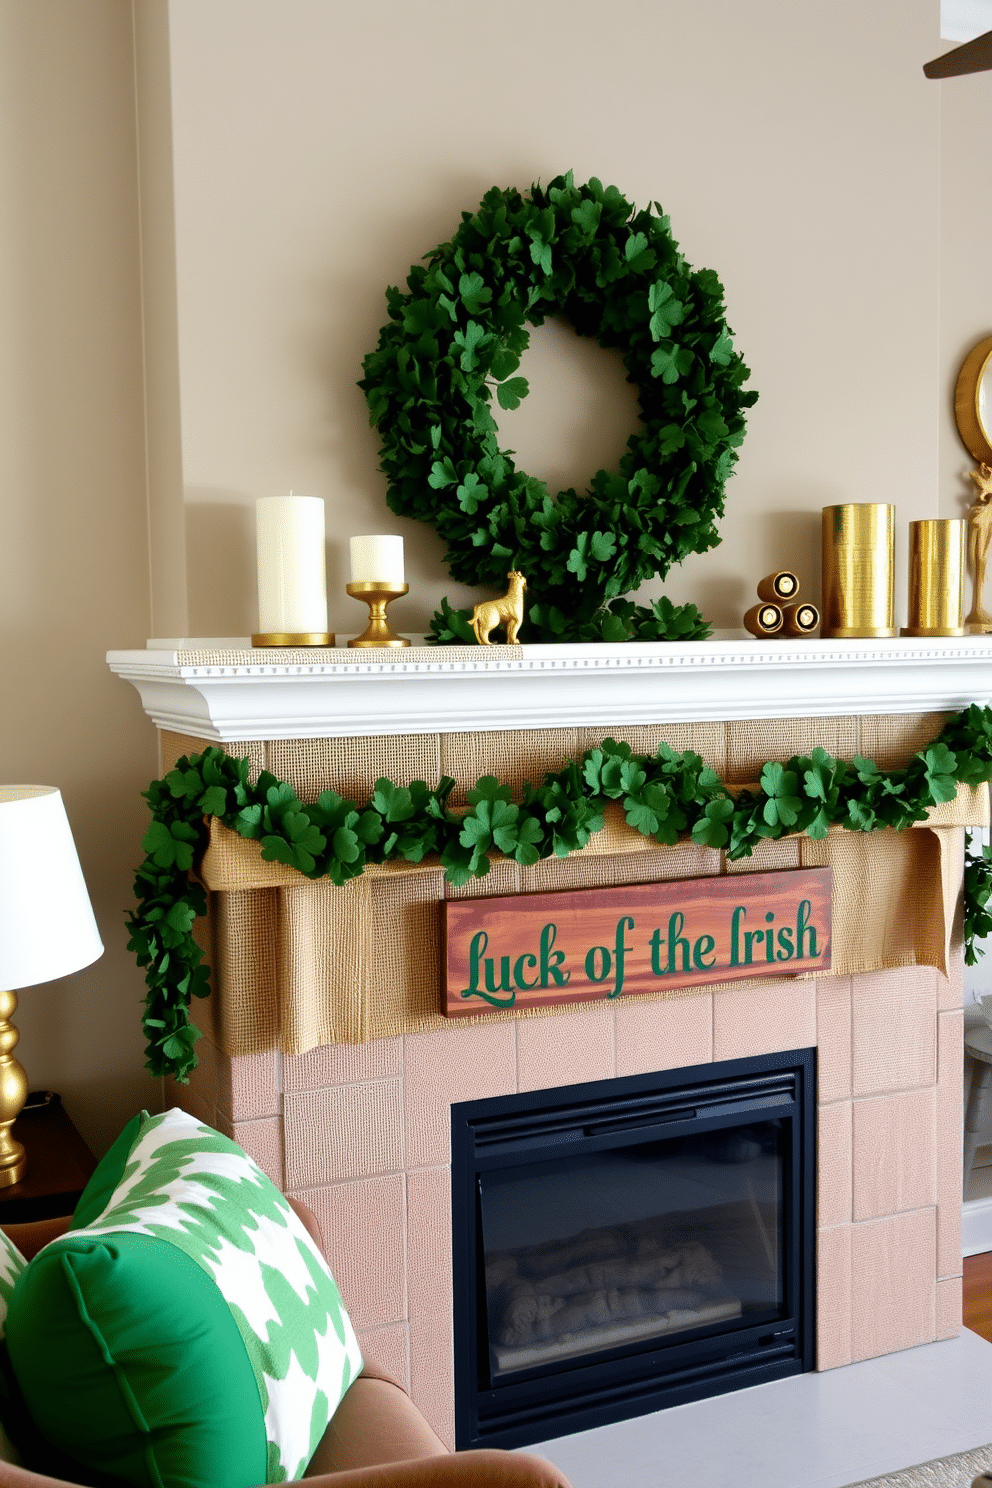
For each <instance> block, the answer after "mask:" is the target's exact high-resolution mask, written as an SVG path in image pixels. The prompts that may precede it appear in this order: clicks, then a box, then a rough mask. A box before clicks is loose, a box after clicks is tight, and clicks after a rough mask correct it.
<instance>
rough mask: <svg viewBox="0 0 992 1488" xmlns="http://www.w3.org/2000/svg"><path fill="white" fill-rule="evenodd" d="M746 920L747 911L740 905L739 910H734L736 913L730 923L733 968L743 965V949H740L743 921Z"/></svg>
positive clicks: (731, 962)
mask: <svg viewBox="0 0 992 1488" xmlns="http://www.w3.org/2000/svg"><path fill="white" fill-rule="evenodd" d="M746 919H747V910H746V909H745V908H744V906H743V904H738V906H737V908H736V909H735V910H734V913H733V915H732V917H731V921H730V964H731V966H740V964H741V947H740V933H741V920H746Z"/></svg>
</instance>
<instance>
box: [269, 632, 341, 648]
mask: <svg viewBox="0 0 992 1488" xmlns="http://www.w3.org/2000/svg"><path fill="white" fill-rule="evenodd" d="M251 643H252V645H253V646H333V645H334V632H333V631H328V630H302V631H299V632H297V633H295V634H289V633H286V634H284V633H283V632H282V631H277V630H263V631H260V632H259V633H258V635H253V636H252V638H251Z"/></svg>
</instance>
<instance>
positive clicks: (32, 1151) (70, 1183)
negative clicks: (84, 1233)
mask: <svg viewBox="0 0 992 1488" xmlns="http://www.w3.org/2000/svg"><path fill="white" fill-rule="evenodd" d="M39 1094H42V1095H47V1096H48V1100H47V1101H45V1102H44V1103H39V1104H37V1105H31V1104H30V1102H31V1100H32V1098H34V1099H35V1100H37V1099H38V1095H39ZM28 1102H29V1104H28V1105H27V1106H25V1108H24V1110H23V1111H22V1112H21V1114H20V1116H18V1118H17V1120H16V1121H15V1122H14V1136H15V1137H16V1139H17V1140H18V1142H23V1144H24V1149H25V1151H26V1152H27V1158H28V1167H27V1172H26V1173H25V1175H24V1177H23V1178H22V1179H21V1181H20V1183H14V1184H12V1185H11V1187H10V1188H0V1225H4V1224H26V1223H28V1222H29V1221H31V1220H35V1219H54V1218H57V1217H61V1216H63V1215H69V1214H71V1213H72V1211H73V1210H74V1209H75V1207H76V1204H77V1203H78V1202H79V1196H80V1194H81V1193H82V1191H83V1189H84V1188H85V1187H86V1184H87V1182H88V1181H89V1177H90V1174H91V1173H92V1172H93V1169H94V1168H95V1167H96V1158H95V1157H94V1156H93V1154H92V1152H91V1151H90V1149H89V1148H88V1147H87V1145H86V1143H85V1142H84V1141H83V1139H82V1137H81V1136H80V1135H79V1132H78V1131H77V1130H76V1128H75V1127H74V1126H73V1124H72V1122H71V1121H70V1119H69V1117H68V1115H67V1114H66V1111H65V1107H64V1106H63V1105H62V1098H61V1096H58V1095H54V1094H52V1093H51V1092H49V1091H44V1092H39V1093H36V1094H35V1095H34V1097H32V1096H28Z"/></svg>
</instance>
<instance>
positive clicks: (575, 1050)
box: [516, 1003, 616, 1090]
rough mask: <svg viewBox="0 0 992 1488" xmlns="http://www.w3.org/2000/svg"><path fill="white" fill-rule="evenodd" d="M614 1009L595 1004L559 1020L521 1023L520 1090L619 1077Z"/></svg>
mask: <svg viewBox="0 0 992 1488" xmlns="http://www.w3.org/2000/svg"><path fill="white" fill-rule="evenodd" d="M615 1020H616V1010H615V1006H614V1004H613V1003H606V1004H599V1003H593V1004H591V1005H586V1006H585V1007H582V1008H577V1009H575V1010H574V1011H573V1012H570V1013H568V1014H567V1015H566V1016H564V1017H561V1018H538V1019H533V1020H527V1019H521V1021H520V1022H519V1023H517V1025H516V1031H517V1080H518V1085H519V1088H520V1089H521V1090H548V1089H550V1088H551V1087H552V1086H556V1085H577V1084H580V1083H581V1082H582V1081H584V1080H612V1079H613V1077H614V1075H615V1074H616V1050H615V1041H616V1029H615Z"/></svg>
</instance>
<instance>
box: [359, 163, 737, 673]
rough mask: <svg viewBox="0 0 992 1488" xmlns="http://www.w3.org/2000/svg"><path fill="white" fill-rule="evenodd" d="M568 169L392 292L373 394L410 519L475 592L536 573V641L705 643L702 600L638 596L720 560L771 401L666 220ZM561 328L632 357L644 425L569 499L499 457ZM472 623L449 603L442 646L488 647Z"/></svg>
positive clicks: (368, 385) (474, 216)
mask: <svg viewBox="0 0 992 1488" xmlns="http://www.w3.org/2000/svg"><path fill="white" fill-rule="evenodd" d="M655 208H656V211H655V212H651V211H646V210H644V211H637V210H636V209H635V208H634V207H633V206H632V205H631V203H630V202H628V201H627V200H626V199H625V198H624V197H623V196H621V194H620V192H619V191H618V190H617V188H616V187H615V186H607V187H605V188H604V187H603V186H602V185H601V183H600V182H599V181H597V180H596V179H595V178H594V179H592V180H590V181H589V182H588V183H587V184H585V185H583V186H576V185H575V183H574V181H573V179H572V173H571V171H570V172H569V173H568V175H566V176H558V177H556V179H555V180H553V181H552V182H551V184H550V185H549V186H548V187H547V188H542V187H540V186H532V187H531V190H530V193H529V194H528V195H526V196H522V195H521V194H520V192H519V191H514V190H500V189H499V188H497V187H494V188H493V189H492V190H491V191H489V192H487V193H486V195H485V197H484V198H483V200H482V203H481V205H480V206H479V208H478V210H477V211H476V212H474V213H468V212H465V213H463V214H462V221H461V224H460V226H459V227H458V229H457V231H456V232H455V234H454V237H453V238H452V240H451V242H450V243H442V244H441V245H440V247H438V248H435V249H434V251H433V252H432V253H430V254H428V255H427V260H428V262H427V267H426V268H424V267H423V266H422V265H419V264H418V265H414V267H413V268H412V269H411V270H410V273H409V275H408V276H407V281H406V283H407V290H406V293H403V292H402V291H401V290H399V289H389V290H387V292H386V301H387V304H388V307H389V316H390V319H389V322H388V324H387V325H385V326H384V327H383V329H382V331H381V333H380V337H379V345H378V348H377V350H376V351H374V352H372V353H370V355H368V356H367V357H366V358H365V360H364V363H363V367H364V371H365V377H364V379H363V381H362V382H361V383H360V384H359V385H360V386H361V387H362V388H363V389H364V390H365V395H366V398H367V400H368V405H369V417H370V421H371V423H372V424H373V426H374V427H376V428H377V429H378V430H379V432H380V434H381V436H382V440H383V443H382V449H381V451H380V461H381V467H382V470H383V471H384V473H385V475H386V478H387V481H388V489H387V493H386V499H387V501H388V503H389V505H390V507H391V509H392V510H393V511H394V512H398V513H399V514H400V515H402V516H406V517H416V518H417V519H418V520H419V521H421V522H426V523H428V525H429V526H431V527H434V528H435V529H436V530H437V531H438V532H439V533H440V534H441V536H442V537H443V538H444V540H445V542H446V543H447V545H448V551H447V553H446V554H445V561H446V562H447V563H448V565H449V567H450V569H451V573H452V576H453V577H454V578H456V579H458V580H460V581H461V582H463V583H466V584H474V585H488V586H492V587H495V588H498V589H499V590H500V591H502V589H503V588H504V587H505V583H504V581H505V579H506V575H507V572H508V571H509V570H510V569H519V570H520V571H521V572H522V573H523V574H525V576H526V578H527V584H528V601H529V603H528V613H527V622H526V623H527V639H528V640H530V641H565V640H567V641H580V640H582V641H585V640H596V641H599V640H607V641H623V640H628V639H638V640H692V639H698V638H701V637H703V636H706V635H708V634H709V629H708V627H707V625H706V623H705V621H704V620H703V619H702V616H701V615H700V614H699V611H698V610H697V609H696V607H695V605H684V606H681V607H676V606H674V605H673V604H672V603H671V601H670V600H668V599H666V598H662V599H660V600H658V601H657V602H656V603H655V604H654V605H651V606H645V605H636V604H634V603H633V602H632V601H630V600H627V599H624V598H623V597H622V596H624V595H625V594H627V593H629V592H630V591H632V590H635V589H637V588H638V586H639V585H640V584H642V583H643V582H645V581H646V580H648V579H653V578H656V577H659V578H664V577H665V575H666V574H667V573H668V571H669V569H670V568H671V566H672V564H673V563H679V562H681V561H682V559H683V558H685V557H686V556H687V555H688V554H689V553H702V552H705V551H706V550H707V549H708V548H712V547H714V546H715V545H716V544H717V543H718V542H719V538H718V536H717V531H716V520H717V518H718V517H720V516H722V515H723V505H724V487H725V485H726V482H727V479H728V477H729V476H730V474H731V472H732V470H733V466H734V463H735V461H736V459H737V448H738V446H739V445H740V444H741V441H742V440H743V438H744V411H745V409H747V408H748V407H749V406H750V405H751V404H752V403H754V402H755V400H756V399H757V396H758V395H757V393H754V392H745V391H743V384H744V383H745V382H746V381H747V379H748V377H749V376H750V374H749V372H748V369H747V367H746V366H745V365H744V363H743V361H742V360H741V358H740V356H739V355H738V354H737V353H736V352H735V351H734V349H733V342H732V340H731V333H730V330H729V329H728V327H727V322H726V319H725V318H724V305H723V286H722V285H721V283H720V280H719V279H718V277H717V275H716V274H715V273H714V272H713V270H712V269H701V270H693V269H691V268H690V267H689V265H688V264H687V263H686V261H685V259H684V258H683V256H682V254H681V253H680V252H679V249H678V245H677V243H676V242H675V240H674V239H673V237H672V235H671V232H670V231H669V223H668V218H667V217H664V216H662V215H661V208H660V207H659V206H658V205H657V203H655ZM553 314H560V315H563V316H564V317H565V319H566V320H567V321H568V322H569V323H570V324H571V325H572V326H573V327H574V329H575V330H576V332H577V333H578V334H579V335H580V336H592V337H594V338H595V340H597V341H598V342H599V344H600V345H601V346H604V347H618V348H620V349H621V350H622V351H623V361H624V365H625V367H626V368H627V379H628V381H629V382H631V383H633V385H634V386H635V387H636V388H637V390H638V394H639V399H640V409H641V419H642V424H641V427H640V428H639V429H638V431H637V432H636V433H634V434H632V435H631V437H630V439H629V440H628V441H627V452H626V454H625V455H624V456H623V457H622V459H621V460H620V464H619V468H618V470H616V471H613V472H608V471H605V470H599V471H597V472H596V474H595V475H594V476H593V477H592V480H591V481H590V484H589V489H588V490H587V491H585V492H583V493H581V494H579V493H577V492H576V491H574V490H567V491H561V492H559V493H558V495H557V496H556V497H552V496H551V495H550V493H549V492H548V489H547V487H546V486H545V484H544V482H543V481H540V480H537V479H536V478H534V477H533V476H529V475H527V474H526V473H525V472H524V471H522V470H518V469H517V468H516V466H515V465H514V462H513V459H512V457H511V454H510V452H509V451H506V450H502V449H500V446H499V442H498V438H497V435H498V430H497V427H496V422H495V420H494V419H493V416H492V412H491V407H490V405H491V402H492V397H493V394H494V393H495V396H496V400H497V402H498V403H499V405H500V407H501V408H504V409H513V408H516V407H518V406H519V404H520V401H521V399H522V398H524V397H526V395H527V391H528V387H527V381H526V379H525V378H523V377H519V376H515V375H514V374H515V373H516V371H517V368H518V367H519V364H520V357H521V354H522V353H523V351H524V350H525V349H526V347H527V344H528V340H529V335H528V331H527V327H528V325H533V326H539V325H541V324H542V323H543V322H544V320H545V319H546V318H547V316H549V315H553ZM469 616H470V611H468V610H455V609H453V608H452V607H451V606H450V605H449V603H448V601H447V600H446V599H445V600H443V601H442V605H441V609H440V611H439V612H438V613H437V614H436V615H435V616H434V619H433V621H432V624H431V630H432V634H433V638H434V639H435V640H437V641H443V642H455V641H457V642H462V643H468V644H474V643H475V636H474V635H473V633H472V630H471V627H470V625H469Z"/></svg>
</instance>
